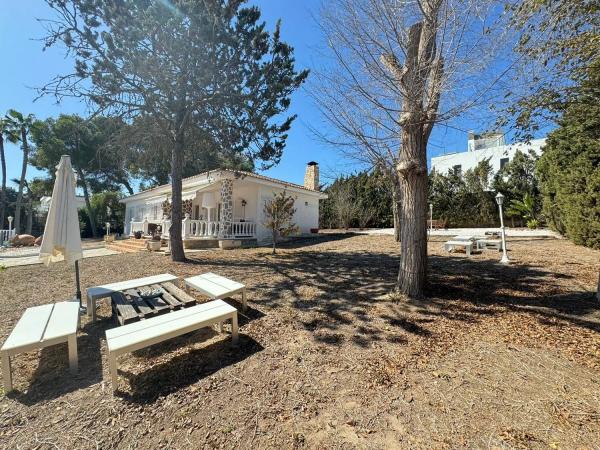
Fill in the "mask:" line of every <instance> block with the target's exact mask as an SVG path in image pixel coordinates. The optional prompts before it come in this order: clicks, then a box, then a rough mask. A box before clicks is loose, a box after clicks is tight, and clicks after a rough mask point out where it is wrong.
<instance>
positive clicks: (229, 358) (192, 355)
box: [117, 329, 263, 403]
mask: <svg viewBox="0 0 600 450" xmlns="http://www.w3.org/2000/svg"><path fill="white" fill-rule="evenodd" d="M212 335H214V331H212V330H209V329H203V330H200V331H197V332H194V333H191V334H189V335H186V336H182V337H180V338H177V339H173V340H171V341H169V342H168V344H169V345H170V346H171V347H172V348H177V347H186V346H188V345H190V343H193V342H198V341H202V340H206V339H207V338H209V337H211V336H212ZM239 337H240V340H239V345H238V346H233V345H232V344H231V338H230V337H229V336H227V337H224V338H223V339H221V340H219V341H216V342H213V343H211V344H209V345H207V346H205V347H202V348H197V349H192V350H190V351H188V352H186V353H183V354H180V355H177V356H175V357H173V358H171V359H169V360H168V361H165V362H163V363H160V364H156V365H153V366H151V367H149V368H147V369H146V370H143V371H142V372H140V373H132V372H128V371H124V370H119V376H121V377H124V378H126V379H127V380H128V382H129V385H130V387H131V392H118V393H117V395H120V396H121V397H122V398H124V399H125V400H127V401H130V402H133V403H152V402H154V401H156V399H157V398H159V397H161V396H165V395H168V394H169V393H172V392H175V391H177V390H179V389H181V388H184V387H187V386H190V385H192V384H194V383H196V382H198V381H200V380H201V379H203V378H206V377H208V376H210V375H212V374H213V373H215V372H217V371H219V370H221V369H223V368H225V367H227V366H230V365H233V364H236V363H238V362H240V361H243V360H244V359H246V358H248V357H250V356H252V355H254V354H255V353H258V352H260V351H262V350H263V347H262V346H261V345H260V344H259V343H258V342H256V341H255V340H254V339H252V338H251V337H249V336H246V335H244V334H240V336H239ZM155 347H158V346H155ZM161 347H162V346H161ZM153 351H155V349H152V348H151V349H150V352H153ZM146 356H148V357H150V356H151V354H150V353H147V354H146ZM144 367H148V364H144Z"/></svg>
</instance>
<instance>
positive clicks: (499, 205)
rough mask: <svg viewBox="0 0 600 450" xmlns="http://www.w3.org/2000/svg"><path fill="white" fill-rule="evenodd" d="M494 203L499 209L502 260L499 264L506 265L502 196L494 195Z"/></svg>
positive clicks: (507, 261) (499, 194)
mask: <svg viewBox="0 0 600 450" xmlns="http://www.w3.org/2000/svg"><path fill="white" fill-rule="evenodd" d="M496 203H498V208H500V228H501V229H502V259H501V260H500V262H501V263H502V264H508V263H509V260H508V255H507V254H506V232H505V230H504V217H503V214H502V203H504V195H502V194H501V193H500V192H498V195H496Z"/></svg>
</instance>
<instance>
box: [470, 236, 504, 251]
mask: <svg viewBox="0 0 600 450" xmlns="http://www.w3.org/2000/svg"><path fill="white" fill-rule="evenodd" d="M476 242H477V250H485V249H488V248H493V249H496V250H498V251H501V250H502V241H501V240H500V239H477V240H476Z"/></svg>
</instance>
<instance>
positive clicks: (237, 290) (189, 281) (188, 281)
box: [183, 272, 247, 311]
mask: <svg viewBox="0 0 600 450" xmlns="http://www.w3.org/2000/svg"><path fill="white" fill-rule="evenodd" d="M183 281H184V282H185V286H186V287H188V288H190V287H191V288H193V289H195V290H197V291H199V292H200V293H202V294H204V295H206V296H207V297H209V298H212V299H218V298H226V297H231V296H232V295H235V294H242V309H243V310H244V311H246V308H247V303H246V286H245V285H243V284H242V283H238V282H237V281H233V280H230V279H229V278H225V277H223V276H221V275H217V274H216V273H212V272H208V273H203V274H202V275H196V276H195V277H190V278H185V279H184V280H183Z"/></svg>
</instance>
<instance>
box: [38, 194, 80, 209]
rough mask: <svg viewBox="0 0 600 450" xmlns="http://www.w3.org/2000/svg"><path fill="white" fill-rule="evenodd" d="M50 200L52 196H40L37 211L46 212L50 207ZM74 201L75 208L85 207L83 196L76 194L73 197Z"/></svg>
mask: <svg viewBox="0 0 600 450" xmlns="http://www.w3.org/2000/svg"><path fill="white" fill-rule="evenodd" d="M51 201H52V197H49V196H44V197H42V198H40V206H38V208H37V210H38V212H41V213H42V212H48V210H49V209H50V203H51ZM75 203H76V204H77V209H84V208H85V198H84V197H82V196H76V197H75Z"/></svg>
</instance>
